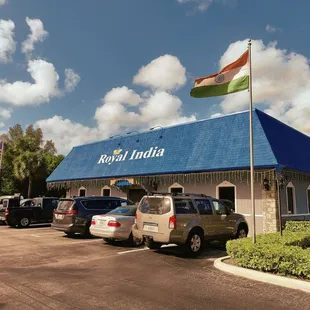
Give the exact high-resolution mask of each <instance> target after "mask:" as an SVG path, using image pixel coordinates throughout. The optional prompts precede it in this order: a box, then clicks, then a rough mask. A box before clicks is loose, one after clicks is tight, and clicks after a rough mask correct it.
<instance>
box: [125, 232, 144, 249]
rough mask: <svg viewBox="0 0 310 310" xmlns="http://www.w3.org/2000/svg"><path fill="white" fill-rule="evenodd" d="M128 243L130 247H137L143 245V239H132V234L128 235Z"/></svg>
mask: <svg viewBox="0 0 310 310" xmlns="http://www.w3.org/2000/svg"><path fill="white" fill-rule="evenodd" d="M128 243H129V244H130V245H132V246H133V247H139V246H141V245H142V244H143V239H138V238H136V237H134V236H133V235H132V234H130V236H129V239H128Z"/></svg>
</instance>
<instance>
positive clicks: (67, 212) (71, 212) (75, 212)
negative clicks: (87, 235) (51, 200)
mask: <svg viewBox="0 0 310 310" xmlns="http://www.w3.org/2000/svg"><path fill="white" fill-rule="evenodd" d="M66 214H77V210H69V211H66Z"/></svg>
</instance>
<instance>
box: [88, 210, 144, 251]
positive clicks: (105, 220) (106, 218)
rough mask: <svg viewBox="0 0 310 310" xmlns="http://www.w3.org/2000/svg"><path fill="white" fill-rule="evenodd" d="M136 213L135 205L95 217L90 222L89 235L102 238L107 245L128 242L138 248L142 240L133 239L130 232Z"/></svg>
mask: <svg viewBox="0 0 310 310" xmlns="http://www.w3.org/2000/svg"><path fill="white" fill-rule="evenodd" d="M136 211H137V206H136V205H128V206H126V207H117V208H116V209H114V210H112V211H110V212H108V213H107V214H105V215H95V216H93V218H92V221H91V226H90V233H91V234H92V235H94V236H97V237H101V238H103V240H104V241H105V242H107V243H114V242H115V241H128V243H129V244H132V245H133V246H140V245H141V244H142V243H143V239H137V238H135V237H133V235H132V232H131V228H132V225H133V224H134V221H135V215H136Z"/></svg>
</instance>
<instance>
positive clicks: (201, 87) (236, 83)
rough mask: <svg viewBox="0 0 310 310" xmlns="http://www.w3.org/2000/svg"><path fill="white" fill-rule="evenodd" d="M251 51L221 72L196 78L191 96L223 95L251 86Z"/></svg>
mask: <svg viewBox="0 0 310 310" xmlns="http://www.w3.org/2000/svg"><path fill="white" fill-rule="evenodd" d="M248 60H249V51H246V52H245V53H243V54H242V55H241V57H240V58H238V59H237V60H236V61H234V62H233V63H231V64H229V65H227V66H226V67H225V68H223V69H222V70H221V71H220V72H218V73H215V74H212V75H209V76H206V77H203V78H199V79H196V80H195V86H194V88H192V90H191V96H192V97H195V98H204V97H212V96H223V95H227V94H231V93H235V92H238V91H241V90H245V89H248V88H249V62H248Z"/></svg>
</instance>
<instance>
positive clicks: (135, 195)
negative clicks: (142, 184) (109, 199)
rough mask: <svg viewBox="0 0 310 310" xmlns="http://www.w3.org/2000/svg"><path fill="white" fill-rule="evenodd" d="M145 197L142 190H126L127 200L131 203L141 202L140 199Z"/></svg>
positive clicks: (144, 192)
mask: <svg viewBox="0 0 310 310" xmlns="http://www.w3.org/2000/svg"><path fill="white" fill-rule="evenodd" d="M144 195H146V191H145V190H144V189H142V188H132V189H129V190H128V194H127V198H128V199H129V200H131V201H132V202H133V203H136V202H138V201H140V200H141V198H142V197H143V196H144Z"/></svg>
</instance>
